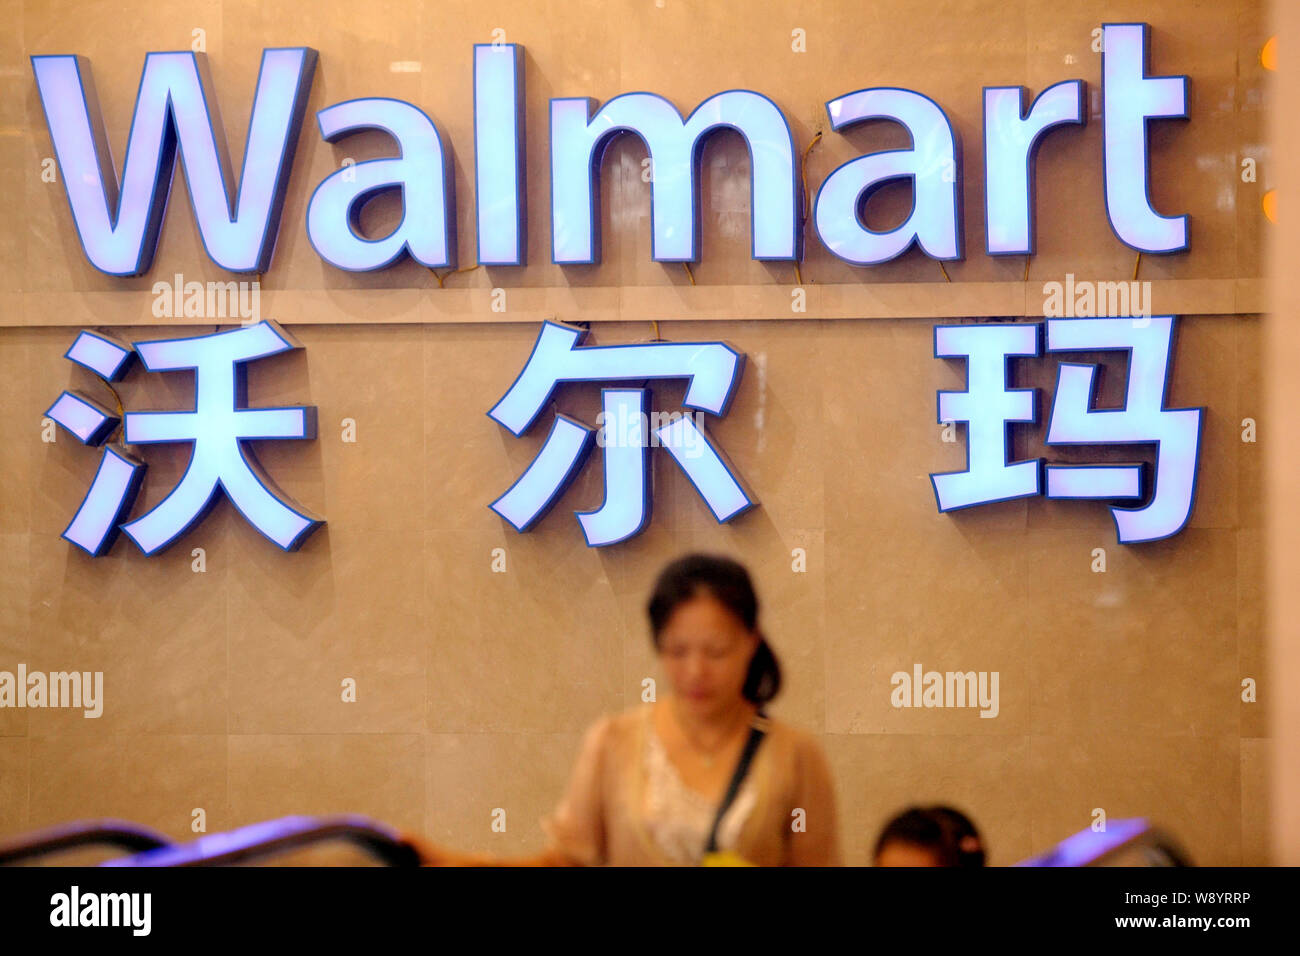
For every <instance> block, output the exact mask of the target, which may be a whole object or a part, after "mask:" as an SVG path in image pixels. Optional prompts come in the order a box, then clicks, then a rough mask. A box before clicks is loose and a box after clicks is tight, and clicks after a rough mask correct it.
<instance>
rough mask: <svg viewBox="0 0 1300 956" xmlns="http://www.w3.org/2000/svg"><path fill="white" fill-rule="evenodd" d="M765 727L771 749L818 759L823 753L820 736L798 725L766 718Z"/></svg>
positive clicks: (778, 719)
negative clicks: (772, 746)
mask: <svg viewBox="0 0 1300 956" xmlns="http://www.w3.org/2000/svg"><path fill="white" fill-rule="evenodd" d="M765 726H766V728H767V734H768V737H769V738H770V740H771V742H772V743H773V744H774V745H775V746H774V748H773V749H777V748H780V749H782V750H786V751H788V752H790V753H793V754H795V755H798V756H801V757H802V756H806V755H812V756H814V757H818V756H821V755H822V754H823V752H824V751H823V747H822V739H821V735H819V734H816V733H814V732H813V731H811V730H808V729H806V728H804V727H802V726H800V725H799V724H792V723H790V722H788V721H785V720H782V719H781V718H779V717H772V716H768V717H767V718H766V724H765Z"/></svg>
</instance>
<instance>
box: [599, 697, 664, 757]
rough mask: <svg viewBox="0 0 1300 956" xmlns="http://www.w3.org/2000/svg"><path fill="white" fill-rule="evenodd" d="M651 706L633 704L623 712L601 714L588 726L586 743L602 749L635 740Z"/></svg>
mask: <svg viewBox="0 0 1300 956" xmlns="http://www.w3.org/2000/svg"><path fill="white" fill-rule="evenodd" d="M651 706H652V705H650V704H634V705H632V706H631V707H627V708H625V709H623V710H619V711H613V712H611V713H606V714H602V715H601V716H600V717H598V718H596V720H594V721H593V722H592V723H591V725H590V726H588V728H587V740H588V742H589V743H590V744H592V745H594V746H600V747H602V748H604V747H617V746H620V745H623V744H625V743H627V742H629V741H631V740H634V739H636V736H637V734H638V732H639V730H640V728H641V726H642V722H643V721H644V720H646V718H647V716H648V712H649V708H650V707H651Z"/></svg>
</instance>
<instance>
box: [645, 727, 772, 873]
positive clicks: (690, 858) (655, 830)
mask: <svg viewBox="0 0 1300 956" xmlns="http://www.w3.org/2000/svg"><path fill="white" fill-rule="evenodd" d="M645 712H646V715H647V718H648V716H649V714H650V713H651V711H650V709H649V708H647V709H646V711H645ZM647 724H648V726H647V728H646V729H647V731H648V732H647V733H646V734H645V748H644V753H643V754H642V759H643V760H644V761H645V771H646V787H645V804H644V807H643V811H644V822H645V827H646V830H647V831H648V832H649V834H650V838H651V839H652V840H654V842H655V845H656V846H657V847H658V848H659V850H660V852H662V853H663V854H664V856H666V857H668V858H669V859H670V860H672V861H674V862H676V863H681V864H684V865H694V864H698V863H699V862H700V860H701V859H702V858H703V856H704V849H705V844H706V843H707V842H708V839H709V828H710V827H712V826H713V818H714V816H715V815H716V814H717V812H718V807H717V804H715V803H714V802H712V801H710V800H709V799H708V798H706V797H705V796H704V795H703V794H701V793H698V792H697V791H695V790H692V789H691V788H690V787H688V786H687V785H686V784H685V782H684V781H683V780H682V778H681V775H680V774H679V773H678V772H677V768H676V767H674V766H673V764H672V761H671V760H669V759H668V753H667V751H665V750H664V747H663V743H662V742H661V741H660V740H659V735H658V734H657V733H655V732H654V725H653V723H651V722H650V721H649V720H648V719H647ZM755 797H756V793H755V785H754V777H753V774H752V773H750V774H747V775H746V777H745V779H744V781H743V782H742V783H741V786H740V790H739V791H738V792H737V793H736V798H735V800H733V801H732V803H731V806H730V807H728V808H727V813H726V815H725V816H724V817H723V818H722V823H721V824H720V825H719V826H718V849H720V850H734V849H735V847H736V843H737V837H738V836H739V834H740V828H741V827H742V826H743V825H744V823H745V820H746V819H747V818H748V817H749V814H750V811H751V810H752V809H753V808H754V800H755Z"/></svg>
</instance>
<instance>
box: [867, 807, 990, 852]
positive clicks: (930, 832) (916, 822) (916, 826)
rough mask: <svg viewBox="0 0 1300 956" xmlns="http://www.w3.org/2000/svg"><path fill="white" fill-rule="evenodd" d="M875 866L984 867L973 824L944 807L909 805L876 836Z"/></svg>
mask: <svg viewBox="0 0 1300 956" xmlns="http://www.w3.org/2000/svg"><path fill="white" fill-rule="evenodd" d="M873 860H874V863H875V865H876V866H983V865H984V843H983V841H982V840H981V839H980V835H979V831H977V830H976V829H975V824H973V823H971V821H970V819H969V818H968V817H967V816H966V815H965V814H963V813H961V812H959V811H957V810H954V809H952V808H951V807H945V806H933V807H910V808H908V809H907V810H904V811H903V812H902V813H900V814H898V815H897V816H895V817H894V818H893V819H892V820H890V821H889V822H888V823H887V824H885V828H884V829H883V830H881V831H880V836H879V837H877V838H876V850H875V853H874V856H873Z"/></svg>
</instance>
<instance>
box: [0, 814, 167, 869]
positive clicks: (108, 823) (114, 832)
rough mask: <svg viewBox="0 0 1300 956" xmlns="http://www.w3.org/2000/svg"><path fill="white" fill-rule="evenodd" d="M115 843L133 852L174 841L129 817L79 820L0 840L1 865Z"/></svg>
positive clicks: (162, 845) (113, 844)
mask: <svg viewBox="0 0 1300 956" xmlns="http://www.w3.org/2000/svg"><path fill="white" fill-rule="evenodd" d="M96 845H104V846H112V847H117V848H119V849H122V850H126V851H129V852H130V853H133V854H138V853H142V852H148V851H152V850H157V849H161V848H164V847H168V846H171V845H172V841H171V840H170V839H168V838H167V837H165V836H163V835H162V834H161V833H159V832H157V831H156V830H151V829H149V828H148V827H142V826H140V825H139V824H137V823H131V822H129V821H127V820H111V819H106V820H80V821H77V822H75V823H61V824H59V825H57V826H52V827H46V828H45V829H43V830H35V831H33V832H31V833H24V834H22V835H21V836H18V837H14V838H12V839H10V840H6V841H3V842H0V866H9V865H12V864H14V863H18V862H20V861H23V860H31V859H33V858H36V857H41V856H45V855H47V854H50V853H58V852H60V851H62V850H70V849H73V848H76V847H83V846H96Z"/></svg>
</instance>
